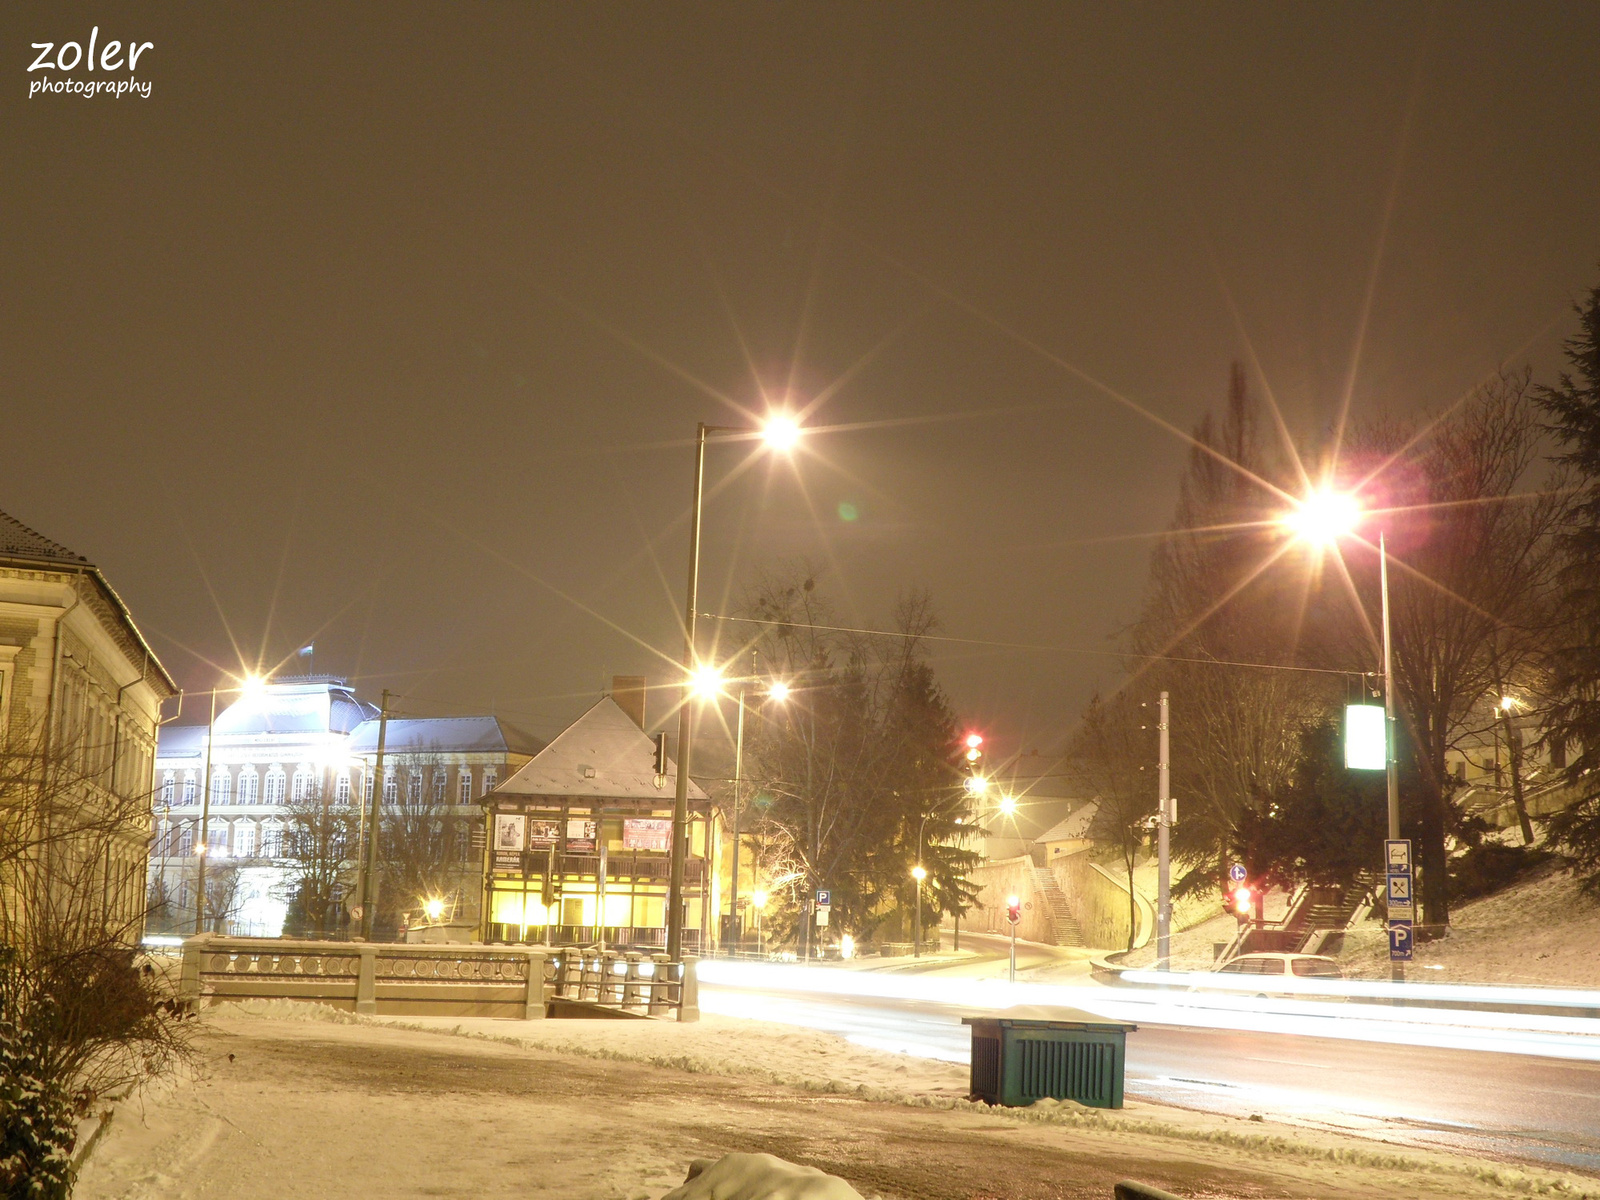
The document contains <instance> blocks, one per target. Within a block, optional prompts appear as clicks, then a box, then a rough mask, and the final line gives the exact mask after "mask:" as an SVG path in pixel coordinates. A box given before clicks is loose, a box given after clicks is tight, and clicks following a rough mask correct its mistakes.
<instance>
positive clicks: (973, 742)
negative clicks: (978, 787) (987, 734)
mask: <svg viewBox="0 0 1600 1200" xmlns="http://www.w3.org/2000/svg"><path fill="white" fill-rule="evenodd" d="M982 758H983V734H981V733H969V734H967V765H968V766H969V767H971V768H972V769H973V770H974V771H976V770H977V769H978V762H979V760H980V759H982Z"/></svg>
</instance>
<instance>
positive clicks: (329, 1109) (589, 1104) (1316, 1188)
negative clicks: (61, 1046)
mask: <svg viewBox="0 0 1600 1200" xmlns="http://www.w3.org/2000/svg"><path fill="white" fill-rule="evenodd" d="M205 1022H206V1030H205V1033H204V1034H203V1046H204V1051H205V1066H204V1069H203V1070H202V1071H201V1072H200V1073H199V1075H198V1077H196V1078H189V1079H183V1080H179V1081H172V1082H169V1083H167V1084H164V1085H162V1086H160V1087H158V1088H155V1089H152V1090H151V1091H150V1092H148V1093H147V1094H146V1095H144V1096H143V1097H142V1098H141V1099H139V1100H137V1101H130V1102H128V1103H126V1104H125V1105H124V1106H123V1107H122V1109H121V1110H120V1111H119V1112H118V1115H117V1116H116V1119H115V1120H114V1121H113V1123H112V1125H111V1127H110V1129H109V1130H108V1131H107V1133H106V1134H105V1136H104V1137H103V1138H102V1140H101V1141H100V1143H99V1145H98V1146H97V1148H96V1150H95V1152H94V1154H93V1155H92V1156H91V1158H90V1161H89V1163H88V1165H87V1167H86V1169H85V1171H84V1174H83V1178H82V1180H81V1182H80V1185H79V1189H78V1197H79V1200H110V1198H112V1197H116V1198H118V1200H155V1198H157V1197H160V1198H162V1200H165V1198H168V1197H173V1198H179V1200H186V1198H190V1197H195V1198H198V1197H201V1196H204V1197H206V1198H207V1200H284V1197H293V1200H316V1198H319V1197H329V1198H334V1197H337V1198H338V1200H360V1198H364V1197H383V1198H385V1200H390V1198H404V1197H424V1196H427V1197H462V1198H464V1200H465V1198H467V1197H471V1198H473V1200H489V1198H498V1197H512V1196H516V1197H528V1196H539V1197H549V1198H567V1197H571V1198H573V1200H579V1198H582V1200H613V1198H614V1200H652V1198H656V1197H662V1196H664V1195H665V1194H666V1193H668V1192H670V1191H671V1190H672V1189H674V1188H676V1187H678V1186H680V1185H681V1184H682V1183H683V1181H684V1177H685V1174H686V1171H687V1169H688V1167H689V1164H690V1163H691V1162H692V1161H693V1160H696V1159H712V1160H715V1159H718V1158H720V1157H722V1156H723V1155H724V1154H727V1153H730V1152H739V1153H751V1154H761V1153H766V1154H772V1155H776V1156H778V1157H779V1158H782V1159H784V1160H787V1161H789V1162H793V1163H798V1164H802V1165H805V1166H812V1167H816V1168H818V1169H819V1170H822V1171H825V1172H828V1173H829V1174H833V1175H837V1176H839V1177H841V1178H843V1179H844V1180H846V1181H847V1182H848V1183H849V1184H850V1185H851V1186H852V1187H853V1188H855V1189H856V1191H858V1192H859V1193H860V1194H861V1195H862V1196H867V1197H871V1196H881V1197H885V1198H911V1197H916V1198H919V1200H978V1198H980V1197H1006V1198H1007V1200H1034V1198H1038V1200H1044V1198H1046V1197H1050V1198H1060V1197H1080V1196H1081V1197H1109V1196H1110V1194H1111V1190H1112V1184H1113V1183H1114V1182H1115V1181H1116V1180H1117V1179H1121V1178H1125V1177H1129V1176H1132V1177H1136V1178H1141V1179H1144V1180H1146V1181H1148V1182H1151V1183H1154V1184H1157V1185H1159V1186H1162V1187H1165V1188H1168V1189H1169V1190H1172V1191H1174V1192H1177V1193H1178V1194H1179V1195H1188V1196H1194V1195H1205V1196H1207V1197H1213V1198H1221V1197H1245V1196H1250V1197H1259V1196H1274V1197H1319V1198H1322V1200H1336V1198H1343V1197H1351V1198H1354V1197H1358V1196H1359V1197H1372V1196H1437V1197H1446V1196H1449V1197H1463V1198H1474V1197H1490V1196H1507V1195H1526V1194H1554V1195H1562V1196H1572V1197H1576V1196H1584V1195H1589V1196H1595V1197H1600V1181H1596V1180H1585V1179H1582V1178H1580V1177H1575V1176H1558V1175H1556V1174H1554V1173H1551V1172H1546V1171H1542V1170H1536V1169H1528V1170H1523V1169H1521V1168H1518V1167H1512V1166H1506V1165H1504V1164H1495V1163H1488V1162H1483V1161H1477V1160H1471V1159H1464V1158H1458V1157H1452V1156H1450V1155H1447V1154H1442V1153H1430V1152H1427V1151H1420V1150H1412V1149H1400V1148H1396V1147H1391V1146H1386V1145H1384V1144H1382V1143H1375V1142H1370V1141H1360V1140H1357V1139H1352V1138H1346V1137H1342V1136H1340V1135H1337V1134H1331V1133H1326V1134H1325V1133H1320V1132H1310V1131H1304V1130H1294V1129H1290V1128H1286V1127H1279V1126H1274V1125H1272V1124H1269V1123H1257V1122H1251V1121H1246V1120H1238V1119H1230V1118H1217V1117H1209V1116H1205V1115H1202V1114H1198V1113H1192V1112H1188V1111H1185V1110H1181V1109H1168V1108H1161V1107H1157V1106H1153V1105H1141V1104H1134V1105H1130V1106H1129V1107H1128V1108H1127V1109H1124V1110H1121V1111H1119V1112H1115V1113H1106V1112H1101V1111H1097V1110H1086V1109H1082V1108H1080V1107H1079V1106H1077V1105H1073V1104H1070V1103H1066V1104H1052V1103H1049V1102H1045V1103H1042V1104H1040V1105H1036V1106H1035V1107H1034V1108H1032V1109H1027V1110H1004V1109H988V1108H986V1107H984V1106H981V1105H973V1104H970V1103H968V1102H967V1101H966V1100H964V1099H963V1098H962V1097H963V1096H964V1094H965V1091H966V1072H965V1070H964V1068H960V1067H955V1066H951V1065H948V1064H942V1063H939V1062H935V1061H925V1060H917V1059H912V1058H907V1057H903V1056H900V1055H895V1054H889V1053H883V1052H877V1051H871V1050H866V1049H863V1048H860V1047H856V1046H851V1045H849V1044H848V1043H845V1042H843V1041H841V1040H840V1039H837V1038H834V1037H831V1036H829V1035H826V1034H821V1033H815V1032H811V1031H807V1030H801V1029H794V1028H789V1027H785V1026H775V1025H769V1024H765V1023H763V1022H758V1021H740V1020H735V1019H732V1018H722V1017H716V1016H712V1017H708V1018H707V1019H706V1020H704V1021H702V1022H700V1023H699V1024H692V1025H683V1026H680V1025H676V1024H671V1023H662V1022H643V1021H639V1022H628V1021H544V1022H510V1021H488V1020H482V1021H472V1020H434V1021H421V1020H388V1019H383V1020H380V1019H373V1018H355V1017H352V1016H350V1015H349V1014H345V1013H336V1012H333V1011H332V1010H328V1009H317V1008H313V1007H312V1006H295V1005H291V1004H287V1003H284V1002H276V1003H271V1004H263V1003H257V1004H251V1005H245V1006H237V1007H230V1008H226V1009H223V1010H217V1011H214V1012H212V1013H209V1014H208V1015H207V1016H206V1017H205ZM746 1174H748V1172H746ZM683 1194H684V1195H698V1194H699V1193H698V1192H693V1191H689V1192H685V1193H683ZM714 1194H715V1195H717V1196H718V1197H719V1200H720V1198H721V1197H722V1193H721V1192H720V1191H716V1192H715V1193H714ZM737 1194H738V1195H739V1196H741V1197H744V1196H747V1195H749V1196H752V1197H753V1196H755V1195H758V1194H760V1193H750V1192H746V1191H740V1192H738V1193H737Z"/></svg>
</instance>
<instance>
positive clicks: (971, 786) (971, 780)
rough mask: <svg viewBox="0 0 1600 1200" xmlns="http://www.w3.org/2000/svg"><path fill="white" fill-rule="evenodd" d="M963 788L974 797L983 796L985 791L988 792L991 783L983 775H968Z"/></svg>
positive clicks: (963, 782)
mask: <svg viewBox="0 0 1600 1200" xmlns="http://www.w3.org/2000/svg"><path fill="white" fill-rule="evenodd" d="M961 786H962V787H964V788H966V789H967V791H968V792H969V793H971V794H972V795H974V796H981V795H983V793H984V792H985V791H987V790H988V787H989V781H988V780H987V779H985V778H984V777H983V776H982V775H968V776H967V777H966V779H964V780H963V781H962V784H961Z"/></svg>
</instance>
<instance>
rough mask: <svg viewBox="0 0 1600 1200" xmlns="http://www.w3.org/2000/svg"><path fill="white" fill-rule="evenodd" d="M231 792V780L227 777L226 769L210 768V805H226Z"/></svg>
mask: <svg viewBox="0 0 1600 1200" xmlns="http://www.w3.org/2000/svg"><path fill="white" fill-rule="evenodd" d="M232 791H233V779H232V778H231V777H230V776H229V775H228V770H227V768H226V767H223V768H220V769H219V768H217V767H213V768H211V803H213V804H226V803H227V802H228V795H229V793H231V792H232Z"/></svg>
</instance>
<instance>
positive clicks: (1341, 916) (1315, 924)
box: [1285, 875, 1373, 953]
mask: <svg viewBox="0 0 1600 1200" xmlns="http://www.w3.org/2000/svg"><path fill="white" fill-rule="evenodd" d="M1372 888H1373V883H1372V879H1371V877H1370V876H1365V875H1364V876H1362V877H1359V878H1357V880H1356V881H1355V882H1354V883H1352V884H1351V885H1350V886H1349V887H1347V888H1345V889H1343V890H1342V891H1341V890H1339V889H1337V888H1326V887H1314V888H1308V889H1306V894H1305V898H1304V900H1303V902H1302V903H1301V904H1300V905H1299V906H1298V907H1297V909H1296V910H1295V911H1294V912H1292V913H1291V914H1290V918H1289V920H1288V921H1286V922H1285V925H1286V927H1288V928H1290V929H1293V930H1294V931H1295V932H1296V933H1298V934H1300V939H1299V943H1298V945H1297V946H1296V947H1295V949H1297V950H1299V951H1301V952H1303V953H1315V952H1316V951H1315V950H1313V949H1312V946H1313V945H1315V946H1316V947H1318V948H1319V949H1320V947H1321V944H1322V943H1323V942H1324V941H1325V940H1326V938H1325V936H1324V937H1319V936H1318V935H1319V934H1325V933H1327V932H1331V931H1336V930H1341V929H1344V928H1346V927H1347V926H1348V925H1349V924H1350V922H1351V921H1352V920H1353V919H1354V918H1355V916H1356V914H1357V912H1358V911H1359V910H1360V909H1361V907H1362V905H1363V904H1364V903H1365V902H1366V900H1367V897H1368V895H1369V893H1371V891H1372Z"/></svg>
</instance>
